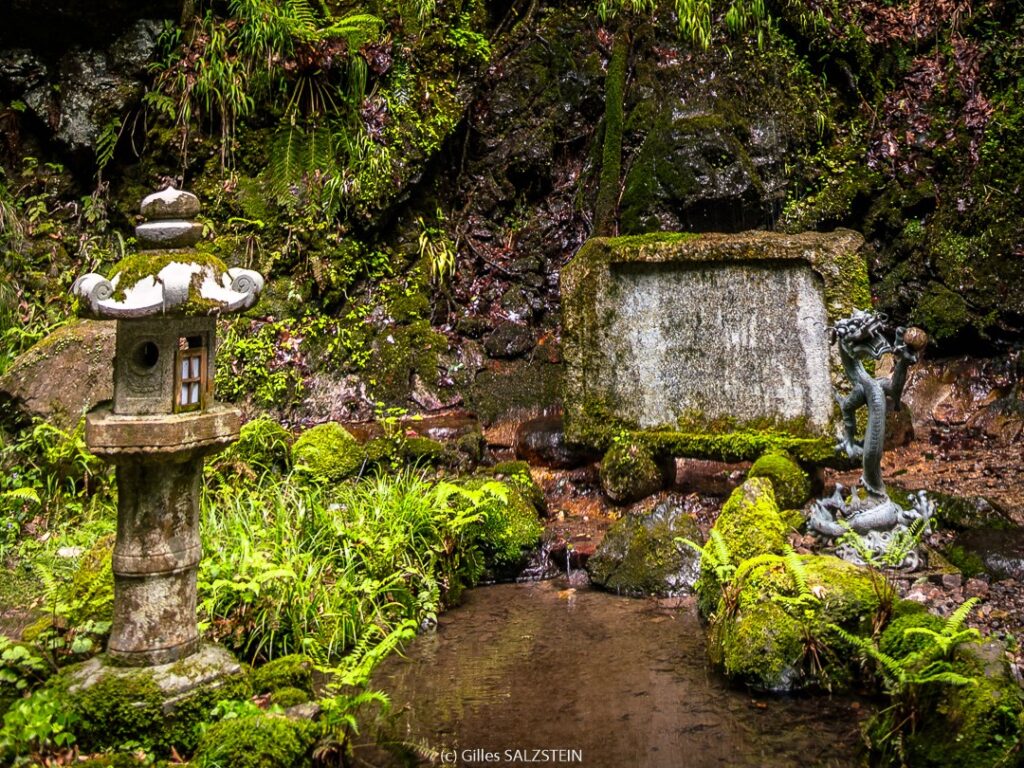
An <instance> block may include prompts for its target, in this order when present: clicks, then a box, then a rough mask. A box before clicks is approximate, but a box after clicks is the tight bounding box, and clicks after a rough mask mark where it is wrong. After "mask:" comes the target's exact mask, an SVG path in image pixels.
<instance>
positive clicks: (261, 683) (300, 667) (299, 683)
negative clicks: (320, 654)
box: [252, 654, 313, 694]
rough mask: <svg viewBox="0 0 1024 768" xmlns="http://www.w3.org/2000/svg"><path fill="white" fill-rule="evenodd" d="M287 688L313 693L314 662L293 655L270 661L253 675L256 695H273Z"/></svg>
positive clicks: (253, 686)
mask: <svg viewBox="0 0 1024 768" xmlns="http://www.w3.org/2000/svg"><path fill="white" fill-rule="evenodd" d="M285 688H298V689H299V690H301V691H305V692H306V693H307V694H312V693H313V660H312V659H310V658H309V657H308V656H303V655H302V654H291V655H288V656H282V657H281V658H279V659H274V660H273V661H268V662H267V663H266V664H264V665H263V666H262V667H257V668H256V669H255V670H253V673H252V690H253V692H254V693H273V692H275V691H278V690H282V689H285Z"/></svg>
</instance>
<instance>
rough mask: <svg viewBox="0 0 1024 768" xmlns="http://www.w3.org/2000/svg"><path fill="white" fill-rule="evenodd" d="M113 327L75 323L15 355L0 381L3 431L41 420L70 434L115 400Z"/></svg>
mask: <svg viewBox="0 0 1024 768" xmlns="http://www.w3.org/2000/svg"><path fill="white" fill-rule="evenodd" d="M113 361H114V324H113V323H106V322H98V321H94V320H77V321H73V322H71V323H68V324H67V325H65V326H62V327H61V328H58V329H57V330H56V331H54V332H53V333H52V334H50V335H49V336H47V337H46V338H45V339H43V340H42V341H40V342H39V343H38V344H36V345H35V346H33V347H32V348H31V349H29V350H27V351H26V352H24V353H23V354H21V355H19V356H18V358H17V359H16V360H15V361H14V363H13V364H12V365H11V367H10V368H9V369H8V370H7V372H6V373H5V374H4V375H3V376H2V377H0V403H6V407H5V408H4V409H3V413H4V416H5V420H6V421H7V423H8V426H18V425H23V424H26V423H27V422H28V421H29V420H31V419H32V418H42V419H46V420H47V421H49V422H50V423H52V424H55V425H56V426H58V427H60V428H61V429H71V428H73V427H74V426H75V425H76V424H77V423H78V420H79V419H81V418H82V414H83V413H85V412H86V411H87V410H89V409H90V408H92V407H93V406H94V405H96V404H97V403H99V402H101V401H103V400H109V399H111V398H112V397H113V396H114V377H113V373H114V362H113Z"/></svg>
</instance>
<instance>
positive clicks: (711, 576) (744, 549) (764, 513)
mask: <svg viewBox="0 0 1024 768" xmlns="http://www.w3.org/2000/svg"><path fill="white" fill-rule="evenodd" d="M711 530H712V537H711V540H710V541H708V543H707V544H706V545H705V547H704V554H703V555H702V557H701V566H700V568H701V570H700V578H699V579H698V581H697V584H696V589H697V597H698V606H699V608H700V612H701V614H702V615H704V616H709V615H711V614H712V613H714V612H715V610H716V609H717V606H718V600H719V597H720V596H721V593H722V579H721V578H719V575H718V572H717V571H716V568H715V566H716V565H718V566H725V567H726V568H735V567H736V566H737V565H739V564H740V563H742V562H743V561H744V560H747V559H749V558H752V557H756V556H757V555H764V554H775V555H777V554H780V553H781V552H782V551H783V549H784V547H785V545H786V538H785V532H786V524H785V523H784V522H783V521H782V518H781V517H780V515H779V508H778V505H777V504H776V503H775V492H774V491H773V490H772V484H771V481H770V480H768V479H767V478H763V477H755V478H750V479H749V480H747V481H746V482H744V483H743V485H741V486H740V487H739V488H737V489H736V490H735V491H733V492H732V495H730V496H729V498H728V500H727V501H726V502H725V505H724V506H723V507H722V511H721V512H720V513H719V515H718V519H717V520H716V521H715V524H714V526H713V527H712V529H711ZM720 549H723V550H724V551H719V550H720ZM723 561H724V562H723Z"/></svg>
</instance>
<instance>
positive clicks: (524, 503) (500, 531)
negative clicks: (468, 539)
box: [477, 485, 544, 573]
mask: <svg viewBox="0 0 1024 768" xmlns="http://www.w3.org/2000/svg"><path fill="white" fill-rule="evenodd" d="M477 525H478V526H479V528H478V530H479V538H480V543H481V548H482V550H483V552H484V556H485V558H486V560H487V563H488V565H490V566H491V567H493V568H494V569H495V570H496V571H497V572H499V573H501V572H504V571H506V570H508V569H512V570H514V569H515V568H516V567H517V566H518V565H520V564H521V563H522V561H523V557H524V555H525V554H526V552H528V551H529V550H530V549H532V548H533V547H535V546H536V545H537V542H538V541H539V540H540V535H541V534H542V533H543V532H544V526H543V525H541V523H540V520H539V519H538V515H537V508H536V507H535V506H534V505H533V503H532V502H531V501H530V499H529V498H528V497H527V496H526V495H525V494H524V493H523V492H521V491H520V490H519V489H518V488H516V487H515V486H514V485H509V486H508V499H507V501H506V502H504V503H495V504H493V505H490V506H489V507H487V509H486V510H485V512H484V518H483V520H482V521H481V522H480V523H478V524H477Z"/></svg>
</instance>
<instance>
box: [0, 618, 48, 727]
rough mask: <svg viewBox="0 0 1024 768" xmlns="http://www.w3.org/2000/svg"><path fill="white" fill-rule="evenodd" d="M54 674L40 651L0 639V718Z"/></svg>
mask: <svg viewBox="0 0 1024 768" xmlns="http://www.w3.org/2000/svg"><path fill="white" fill-rule="evenodd" d="M53 671H54V668H53V663H52V661H50V659H49V658H48V657H46V656H45V655H44V654H43V653H42V651H41V650H40V649H39V648H37V647H35V646H33V645H31V644H29V643H16V642H14V641H13V640H10V639H9V638H7V637H5V636H3V635H0V717H2V716H3V713H4V712H6V711H7V708H8V707H9V706H10V705H11V704H12V703H13V702H15V701H16V700H17V699H20V698H22V697H23V696H25V695H26V694H28V693H30V692H31V691H33V690H34V689H36V688H38V687H39V686H40V685H41V684H42V683H44V682H46V680H47V678H49V676H50V675H51V674H53Z"/></svg>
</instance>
